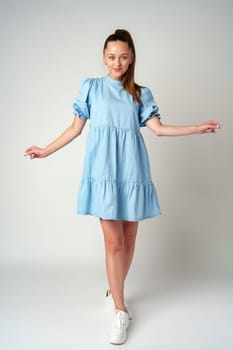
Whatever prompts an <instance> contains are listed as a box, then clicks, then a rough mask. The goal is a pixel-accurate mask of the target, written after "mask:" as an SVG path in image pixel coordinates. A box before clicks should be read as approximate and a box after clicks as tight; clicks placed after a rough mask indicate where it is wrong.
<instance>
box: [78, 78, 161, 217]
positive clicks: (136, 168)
mask: <svg viewBox="0 0 233 350" xmlns="http://www.w3.org/2000/svg"><path fill="white" fill-rule="evenodd" d="M141 101H142V103H141V104H138V103H137V102H136V101H135V100H134V99H133V97H132V96H131V95H130V94H129V93H128V92H127V91H126V90H125V89H124V88H123V86H122V83H121V81H119V80H114V79H112V78H110V77H109V76H105V77H102V78H88V79H84V80H83V81H82V83H81V87H80V91H79V96H78V97H77V98H76V99H75V100H74V101H73V109H74V114H75V115H76V116H78V117H79V118H82V119H90V129H89V134H88V139H87V146H86V156H85V162H84V170H83V178H82V180H81V183H80V187H79V194H78V214H84V215H94V216H96V217H99V218H103V219H111V220H127V221H141V220H144V219H147V218H151V217H154V216H158V215H159V214H160V209H159V203H158V197H157V192H156V189H155V186H154V184H153V183H152V181H151V173H150V166H149V160H148V155H147V150H146V147H145V143H144V140H143V137H142V134H141V132H140V127H142V126H145V122H146V120H147V119H148V118H152V117H155V116H156V117H158V118H160V114H159V108H158V106H157V105H156V102H155V100H154V98H153V96H152V94H151V92H150V90H149V89H148V88H142V91H141Z"/></svg>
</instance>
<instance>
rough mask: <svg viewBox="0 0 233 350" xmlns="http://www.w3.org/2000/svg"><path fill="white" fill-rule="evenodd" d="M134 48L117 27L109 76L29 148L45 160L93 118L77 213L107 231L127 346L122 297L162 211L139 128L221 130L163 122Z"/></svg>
mask: <svg viewBox="0 0 233 350" xmlns="http://www.w3.org/2000/svg"><path fill="white" fill-rule="evenodd" d="M135 59H136V53H135V48H134V43H133V40H132V38H131V35H130V33H129V32H128V31H126V30H119V29H118V30H116V31H115V33H113V34H111V35H110V36H109V37H108V38H107V39H106V41H105V43H104V50H103V60H104V63H105V65H106V67H107V70H108V75H107V76H104V77H101V78H92V79H85V80H83V81H82V84H81V87H80V93H79V96H78V98H77V99H75V100H74V102H73V108H74V115H75V116H74V119H73V122H72V124H71V125H70V126H69V127H68V128H67V129H66V130H65V131H64V132H63V133H62V134H61V136H59V137H58V138H57V139H56V140H55V141H53V142H52V143H50V144H49V145H48V146H46V147H44V148H39V147H36V146H32V147H29V148H28V149H27V150H26V152H25V155H26V156H29V157H30V158H31V159H34V158H44V157H47V156H49V155H50V154H52V153H54V152H56V151H57V150H59V149H60V148H61V147H63V146H65V145H67V144H68V143H69V142H71V141H72V140H74V139H75V138H76V137H77V136H79V135H80V134H81V132H82V130H83V128H84V126H85V124H86V121H87V119H90V121H91V127H90V130H89V135H88V141H87V149H86V158H85V163H84V171H83V178H82V181H81V184H80V189H79V196H78V213H80V214H84V215H94V216H96V217H98V218H99V220H100V224H101V227H102V230H103V234H104V241H105V257H106V270H107V275H108V281H109V290H108V291H107V297H108V299H112V300H113V302H114V315H113V323H112V329H111V334H110V337H109V341H110V343H112V344H123V343H124V342H125V341H126V338H127V327H128V325H129V320H130V319H131V318H132V315H130V312H129V310H127V306H126V305H125V300H124V281H125V279H126V276H127V273H128V271H129V268H130V265H131V262H132V259H133V254H134V247H135V240H136V235H137V229H138V222H139V221H142V220H144V219H147V218H152V217H155V216H158V215H159V214H160V209H159V203H158V198H157V193H156V189H155V187H154V185H153V183H152V181H151V175H150V167H149V161H148V156H147V151H146V148H145V144H144V141H143V138H142V135H141V133H140V127H143V126H147V127H148V128H149V129H150V130H151V131H152V132H153V133H154V134H155V135H157V136H184V135H192V134H205V133H209V132H215V130H216V128H219V127H220V125H219V123H218V122H216V121H213V120H210V121H207V122H205V123H202V124H199V125H193V126H173V125H163V124H162V123H161V121H160V114H159V108H158V106H157V104H156V102H155V100H154V98H153V96H152V94H151V92H150V90H149V89H148V88H146V87H141V86H139V85H138V84H136V83H135V81H134V68H135Z"/></svg>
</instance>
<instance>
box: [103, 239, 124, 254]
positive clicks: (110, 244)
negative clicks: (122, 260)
mask: <svg viewBox="0 0 233 350" xmlns="http://www.w3.org/2000/svg"><path fill="white" fill-rule="evenodd" d="M106 249H107V252H108V253H109V254H111V255H115V254H117V253H119V252H121V251H122V250H123V249H124V242H123V239H120V238H110V239H108V240H107V241H106Z"/></svg>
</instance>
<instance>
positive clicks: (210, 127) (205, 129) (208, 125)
mask: <svg viewBox="0 0 233 350" xmlns="http://www.w3.org/2000/svg"><path fill="white" fill-rule="evenodd" d="M220 127H221V125H220V124H219V123H218V122H216V121H215V120H208V122H205V123H202V124H200V125H198V127H197V128H198V134H207V133H215V132H216V129H219V128H220Z"/></svg>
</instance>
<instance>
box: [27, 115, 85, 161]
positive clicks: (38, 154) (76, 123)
mask: <svg viewBox="0 0 233 350" xmlns="http://www.w3.org/2000/svg"><path fill="white" fill-rule="evenodd" d="M85 123H86V120H85V119H81V118H79V117H78V116H75V117H74V120H73V122H72V124H71V125H70V126H69V127H68V128H67V129H66V130H65V131H64V132H63V133H62V134H61V135H60V136H59V137H58V138H57V139H55V140H54V141H53V142H51V143H50V144H49V145H47V146H46V147H44V148H40V147H37V146H31V147H29V148H27V149H26V151H25V153H24V155H25V156H29V157H30V158H31V159H34V158H45V157H47V156H49V155H50V154H52V153H54V152H56V151H58V150H59V149H60V148H62V147H64V146H66V145H67V144H68V143H70V142H71V141H73V140H74V139H75V138H76V137H77V136H79V135H80V134H81V133H82V130H83V128H84V126H85Z"/></svg>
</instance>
